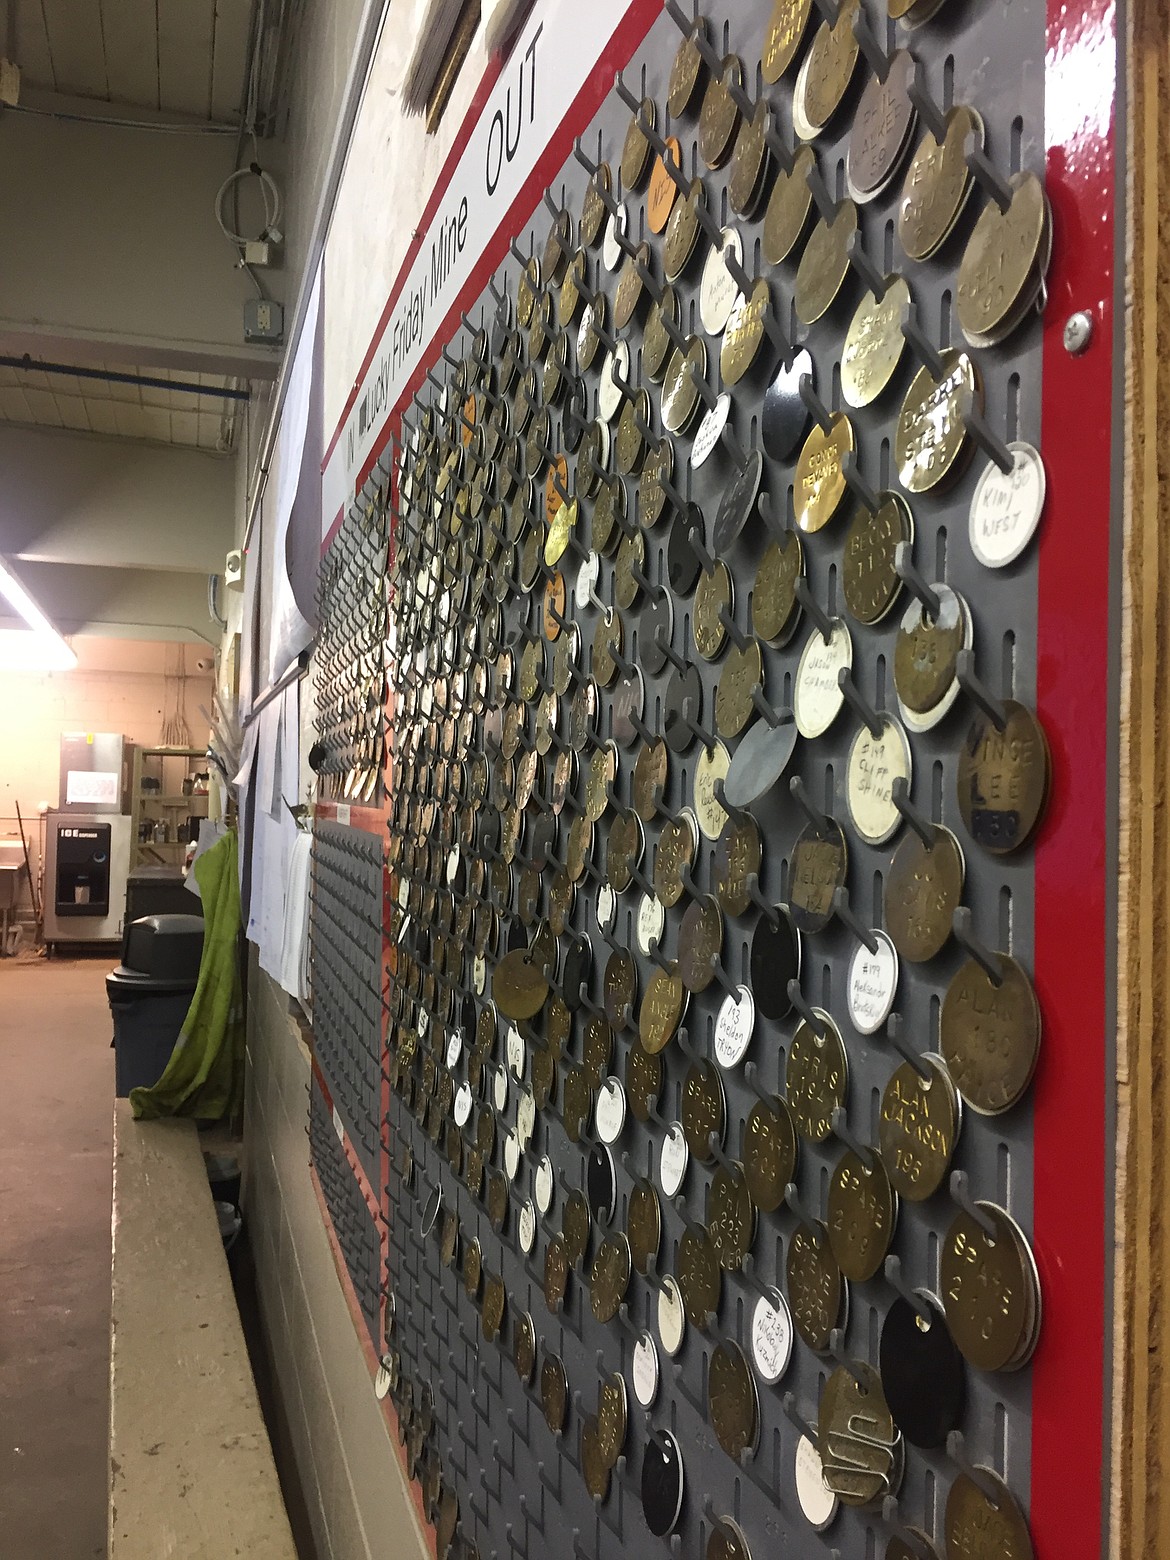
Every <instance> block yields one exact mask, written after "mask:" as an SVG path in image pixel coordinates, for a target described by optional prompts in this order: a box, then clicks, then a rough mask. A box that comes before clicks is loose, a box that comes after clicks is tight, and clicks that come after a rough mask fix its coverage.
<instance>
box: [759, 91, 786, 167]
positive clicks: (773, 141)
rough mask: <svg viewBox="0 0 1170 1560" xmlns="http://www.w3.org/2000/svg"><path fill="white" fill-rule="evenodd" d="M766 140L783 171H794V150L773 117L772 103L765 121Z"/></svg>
mask: <svg viewBox="0 0 1170 1560" xmlns="http://www.w3.org/2000/svg"><path fill="white" fill-rule="evenodd" d="M764 140H765V142H766V143H767V146H768V150H769V151H770V152H771V153H772V156H773V157H775V159H776V161H777V162H778V163H779V164H780V167H781V169H782V171H783V172H784V173H785V174H786V175H787V174H790V173H791V172H792V150H791V148H790V147H789V146H788V145H787V144H786V142H785V140H784V137H783V136H782V135H781V134H780V127H779V125H778V124H777V123H776V120H775V118H774V117H773V114H772V109H771V105H770V104H769V107H768V117H767V119H765V121H764Z"/></svg>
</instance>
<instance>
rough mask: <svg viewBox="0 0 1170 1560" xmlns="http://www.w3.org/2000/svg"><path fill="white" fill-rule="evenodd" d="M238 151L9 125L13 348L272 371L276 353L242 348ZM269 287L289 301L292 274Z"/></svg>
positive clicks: (8, 285) (9, 121)
mask: <svg viewBox="0 0 1170 1560" xmlns="http://www.w3.org/2000/svg"><path fill="white" fill-rule="evenodd" d="M234 154H235V139H234V137H232V136H226V135H216V136H208V135H166V134H162V133H155V132H152V131H149V130H124V129H119V128H117V127H115V126H109V125H96V124H75V123H71V122H64V121H59V120H52V119H45V118H41V117H39V116H33V115H23V114H5V115H3V116H2V117H0V210H2V211H4V212H5V213H6V216H5V221H4V222H3V223H0V275H2V276H3V277H4V291H3V297H2V299H0V341H2V342H4V343H5V350H10V349H11V348H12V347H13V346H20V347H21V350H24V349H25V343H29V346H28V350H33V351H35V350H37V346H36V342H37V340H38V339H39V341H40V342H41V344H42V349H43V350H45V351H48V350H50V349H51V348H52V347H53V344H54V343H55V342H66V343H68V344H69V350H71V351H73V352H75V353H76V352H77V351H78V350H79V344H85V343H88V344H89V346H90V348H91V352H92V354H93V355H97V356H101V355H105V356H106V357H107V359H109V358H110V357H111V356H112V355H113V354H114V353H115V352H116V353H117V354H118V358H117V360H118V361H121V362H127V361H130V362H135V363H148V362H151V361H157V360H158V356H159V354H160V353H161V354H162V356H163V360H165V361H167V362H170V363H174V364H176V365H181V364H183V363H184V362H187V363H190V364H191V365H193V366H196V367H199V366H202V367H208V368H210V367H211V366H212V365H213V364H215V363H217V362H218V363H219V364H221V366H222V367H223V369H224V371H225V372H243V371H244V369H245V367H246V366H247V365H251V369H250V371H251V372H253V373H257V374H261V375H263V374H271V373H273V372H274V371H275V367H276V363H277V361H278V358H279V353H278V352H277V351H276V350H275V349H272V348H265V347H245V345H244V337H243V306H244V300H245V299H246V298H248V297H250V296H254V292H253V289H252V284H251V282H250V281H249V280H248V278H247V276H245V275H244V274H243V273H242V272H241V271H239V270H238V269H236V267H235V258H234V253H233V250H232V247H231V245H230V244H229V243H228V242H227V240H226V239H225V238H224V236H223V234H222V233H221V232H220V230H219V227H218V226H217V224H216V220H215V211H214V203H215V195H216V191H217V190H218V189H219V186H220V184H221V183H222V182H223V180H224V179H225V178H226V177H227V176H228V174H229V173H230V172H231V171H232V166H233V157H234ZM261 155H262V159H263V160H264V161H265V162H266V163H268V162H271V161H272V158H273V157H274V156H275V155H276V154H275V152H274V151H272V152H270V149H269V148H267V147H265V148H263V149H262V154H261ZM248 198H249V197H248V196H245V199H248ZM244 209H245V210H246V209H247V208H246V207H245V208H244ZM268 279H269V282H270V291H271V292H272V293H273V294H274V296H276V297H277V298H281V297H283V288H284V274H283V273H282V272H280V271H271V272H269V273H268ZM127 353H129V354H131V355H130V356H129V357H127Z"/></svg>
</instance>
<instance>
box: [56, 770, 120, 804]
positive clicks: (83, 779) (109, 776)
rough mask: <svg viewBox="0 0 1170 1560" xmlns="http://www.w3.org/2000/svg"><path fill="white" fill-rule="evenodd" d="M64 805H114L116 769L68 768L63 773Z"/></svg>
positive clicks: (115, 798) (115, 801) (116, 793)
mask: <svg viewBox="0 0 1170 1560" xmlns="http://www.w3.org/2000/svg"><path fill="white" fill-rule="evenodd" d="M65 805H66V807H116V806H117V805H118V771H117V770H116V769H113V770H107V769H70V770H67V771H66V774H65Z"/></svg>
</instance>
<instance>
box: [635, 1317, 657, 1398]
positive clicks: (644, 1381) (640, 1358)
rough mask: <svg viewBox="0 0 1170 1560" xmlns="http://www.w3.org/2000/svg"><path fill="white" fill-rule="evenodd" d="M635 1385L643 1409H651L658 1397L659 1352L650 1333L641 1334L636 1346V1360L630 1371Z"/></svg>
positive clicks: (636, 1395) (636, 1394)
mask: <svg viewBox="0 0 1170 1560" xmlns="http://www.w3.org/2000/svg"><path fill="white" fill-rule="evenodd" d="M630 1378H631V1380H632V1381H633V1384H634V1396H635V1397H636V1398H637V1399H638V1402H639V1403H640V1404H641V1405H642V1407H643V1408H651V1407H652V1406H653V1404H654V1399H655V1398H656V1397H657V1396H658V1378H659V1368H658V1350H657V1348H656V1347H655V1343H654V1339H653V1337H652V1336H651V1335H650V1333H648V1332H643V1333H641V1334H639V1337H638V1341H637V1343H636V1344H635V1345H634V1358H633V1363H632V1366H631V1369H630Z"/></svg>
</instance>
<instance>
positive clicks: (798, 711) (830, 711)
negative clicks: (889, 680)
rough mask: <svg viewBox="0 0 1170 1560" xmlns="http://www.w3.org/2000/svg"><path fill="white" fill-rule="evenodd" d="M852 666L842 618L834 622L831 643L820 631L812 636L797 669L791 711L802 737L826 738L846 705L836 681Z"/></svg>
mask: <svg viewBox="0 0 1170 1560" xmlns="http://www.w3.org/2000/svg"><path fill="white" fill-rule="evenodd" d="M852 665H853V641H852V639H851V638H850V637H849V630H848V628H846V626H845V624H844V623H843V622H842V621H841V619H840V618H837V619H835V620H834V622H833V632H832V634H831V635H830V637H829V640H828V643H826V642H825V636H824V635H823V634H822V633H821V631H820V629H819V628H816V629H814V630H813V632H812V633H811V634H810V635H809V638H808V642H807V643H806V644H805V647H804V650H803V652H802V653H801V657H800V664H799V665H798V666H797V669H796V683H795V686H794V688H793V693H792V712H793V716H794V718H795V721H796V729H797V730H798V731H799V732H800V734H801V736H802V737H809V738H813V737H820V736H823V735H824V733H825V732H826V731H828V729H829V727H830V726H831V725H832V724H833V722H834V721H835V720H836V718H837V716H838V714H839V713H840V710H841V705H842V704H843V703H844V695H843V694H842V692H841V685H840V683H839V682H838V681H837V678H838V675H839V673H840V671H841V669H842V667H844V668H846V669H849V668H851V667H852Z"/></svg>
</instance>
